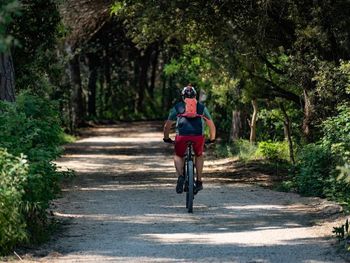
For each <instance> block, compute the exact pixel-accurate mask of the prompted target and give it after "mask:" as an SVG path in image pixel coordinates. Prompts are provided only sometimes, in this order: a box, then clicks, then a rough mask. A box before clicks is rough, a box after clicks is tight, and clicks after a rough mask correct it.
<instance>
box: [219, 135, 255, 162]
mask: <svg viewBox="0 0 350 263" xmlns="http://www.w3.org/2000/svg"><path fill="white" fill-rule="evenodd" d="M257 149H258V147H257V146H256V145H255V144H251V143H250V142H249V141H248V140H238V141H235V142H234V143H232V144H226V143H224V144H218V145H216V149H215V152H216V154H217V155H218V156H219V157H238V158H239V159H240V160H241V161H244V162H247V161H251V160H255V159H258V158H259V156H258V155H257Z"/></svg>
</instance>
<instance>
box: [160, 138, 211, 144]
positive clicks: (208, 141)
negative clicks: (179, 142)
mask: <svg viewBox="0 0 350 263" xmlns="http://www.w3.org/2000/svg"><path fill="white" fill-rule="evenodd" d="M163 141H164V142H165V143H170V144H175V141H174V140H172V139H171V138H168V139H164V138H163ZM213 143H215V140H210V139H207V140H205V144H206V145H208V144H213Z"/></svg>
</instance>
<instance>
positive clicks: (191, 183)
mask: <svg viewBox="0 0 350 263" xmlns="http://www.w3.org/2000/svg"><path fill="white" fill-rule="evenodd" d="M187 176H188V191H187V194H186V207H187V209H188V212H189V213H193V198H194V187H193V186H194V168H193V161H192V160H190V161H188V163H187Z"/></svg>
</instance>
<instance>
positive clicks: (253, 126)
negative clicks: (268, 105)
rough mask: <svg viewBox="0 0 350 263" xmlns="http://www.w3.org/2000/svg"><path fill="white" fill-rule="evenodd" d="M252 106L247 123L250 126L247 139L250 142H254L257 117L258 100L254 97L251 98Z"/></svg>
mask: <svg viewBox="0 0 350 263" xmlns="http://www.w3.org/2000/svg"><path fill="white" fill-rule="evenodd" d="M252 106H253V116H252V119H251V121H250V123H249V126H250V138H249V141H250V143H251V144H253V143H255V142H256V120H257V118H258V102H257V100H256V99H254V100H252Z"/></svg>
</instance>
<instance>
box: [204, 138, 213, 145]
mask: <svg viewBox="0 0 350 263" xmlns="http://www.w3.org/2000/svg"><path fill="white" fill-rule="evenodd" d="M212 143H215V139H214V140H210V139H207V140H205V144H212Z"/></svg>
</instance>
